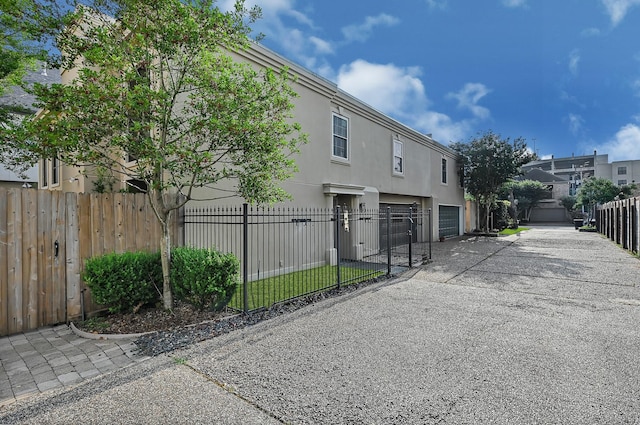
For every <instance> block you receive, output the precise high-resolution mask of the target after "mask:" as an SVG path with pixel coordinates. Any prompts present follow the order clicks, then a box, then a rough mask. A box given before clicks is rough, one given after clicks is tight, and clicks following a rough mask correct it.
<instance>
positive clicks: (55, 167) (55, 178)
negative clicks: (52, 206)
mask: <svg viewBox="0 0 640 425" xmlns="http://www.w3.org/2000/svg"><path fill="white" fill-rule="evenodd" d="M51 184H54V185H55V184H60V160H58V158H53V159H52V160H51Z"/></svg>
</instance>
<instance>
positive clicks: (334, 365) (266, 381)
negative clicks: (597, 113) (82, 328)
mask: <svg viewBox="0 0 640 425" xmlns="http://www.w3.org/2000/svg"><path fill="white" fill-rule="evenodd" d="M434 248H435V249H434V262H433V263H431V264H429V265H426V266H423V267H422V268H420V269H414V270H413V271H412V272H411V273H410V274H409V275H405V276H403V277H402V278H399V279H396V280H393V281H388V282H383V283H380V284H377V285H373V286H370V287H367V288H366V289H364V290H361V291H357V292H355V293H353V294H350V295H347V296H344V297H340V298H334V299H330V300H327V301H324V302H321V303H317V304H315V305H312V306H309V307H307V308H304V309H302V310H298V311H296V312H294V313H292V314H289V315H286V316H282V317H279V318H276V319H273V320H269V321H267V322H262V323H260V324H258V325H255V326H252V327H250V328H247V329H244V330H241V331H236V332H233V333H230V334H227V335H224V336H221V337H218V338H215V339H213V340H210V341H206V342H203V343H200V344H197V345H196V346H194V347H192V348H191V349H188V350H182V351H177V352H174V353H172V354H171V355H170V356H161V357H157V358H153V359H150V360H147V361H145V362H141V363H137V364H135V365H132V366H129V367H127V368H125V369H121V370H118V371H115V372H111V373H109V374H107V375H104V376H100V377H97V378H95V379H92V380H89V381H85V382H82V383H80V384H79V385H77V386H75V387H72V388H65V389H60V390H53V391H51V392H48V393H45V394H41V395H39V396H36V397H33V398H30V399H28V400H25V401H21V402H20V403H18V404H16V405H14V406H11V407H9V408H7V409H5V410H4V411H0V423H39V424H40V423H71V422H82V423H221V424H247V423H255V424H265V423H293V424H354V423H365V424H431V423H434V424H435V423H439V424H444V423H451V424H453V423H455V424H458V423H500V424H506V423H563V424H585V423H594V424H595V423H597V424H603V423H605V424H606V423H612V424H619V423H640V328H639V326H638V324H639V323H640V261H639V260H638V259H637V258H633V257H632V256H630V255H629V254H627V253H626V252H624V251H622V250H621V249H619V248H618V247H617V246H615V244H613V243H611V242H610V241H608V240H606V239H604V238H602V237H601V236H599V235H598V234H594V233H579V232H577V231H576V230H574V229H573V228H572V227H540V228H534V229H533V230H531V231H528V232H525V233H523V234H521V235H520V236H511V237H508V238H465V239H462V240H457V241H448V242H444V243H436V244H435V245H434Z"/></svg>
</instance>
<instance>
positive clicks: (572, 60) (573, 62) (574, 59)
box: [569, 49, 580, 75]
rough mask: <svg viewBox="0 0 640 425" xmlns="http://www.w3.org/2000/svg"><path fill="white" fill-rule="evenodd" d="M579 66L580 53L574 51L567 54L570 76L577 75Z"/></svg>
mask: <svg viewBox="0 0 640 425" xmlns="http://www.w3.org/2000/svg"><path fill="white" fill-rule="evenodd" d="M579 64H580V51H579V50H577V49H576V50H573V51H572V52H571V53H570V54H569V71H571V74H572V75H577V74H578V65H579Z"/></svg>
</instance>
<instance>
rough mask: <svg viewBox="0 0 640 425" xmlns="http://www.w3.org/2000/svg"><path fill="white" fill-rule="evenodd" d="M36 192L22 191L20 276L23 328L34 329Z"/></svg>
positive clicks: (37, 318) (36, 304)
mask: <svg viewBox="0 0 640 425" xmlns="http://www.w3.org/2000/svg"><path fill="white" fill-rule="evenodd" d="M37 195H38V193H37V190H36V189H26V190H23V191H22V206H23V209H22V211H23V223H22V276H23V284H24V287H23V304H22V308H23V313H24V314H25V317H24V318H23V320H24V325H23V326H24V328H25V329H36V328H38V326H40V319H39V317H38V293H39V292H40V282H39V279H38V247H37V242H38V196H37Z"/></svg>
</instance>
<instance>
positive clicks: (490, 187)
mask: <svg viewBox="0 0 640 425" xmlns="http://www.w3.org/2000/svg"><path fill="white" fill-rule="evenodd" d="M451 147H452V148H453V149H454V150H455V151H456V152H458V154H459V155H460V164H459V167H460V171H459V172H460V174H461V178H462V181H463V182H464V186H465V189H466V190H467V192H468V193H469V194H471V195H472V196H473V197H474V198H475V200H476V202H478V203H479V205H480V206H481V207H482V210H483V213H484V220H480V221H481V222H482V225H481V226H482V228H483V229H484V230H489V213H490V211H491V206H492V205H493V203H494V202H495V200H496V199H497V193H498V190H499V188H500V186H502V185H503V184H504V183H505V182H507V181H508V180H509V179H511V178H513V177H515V176H517V175H519V174H520V173H521V171H520V167H522V165H524V164H526V163H528V162H530V161H532V160H533V159H535V158H536V155H535V154H533V153H531V152H530V151H529V149H527V145H526V143H525V140H524V139H523V138H517V139H515V140H513V142H511V141H510V139H509V138H506V139H502V138H501V137H500V135H498V134H495V133H493V132H492V131H487V132H486V133H484V134H478V135H477V136H476V137H475V138H472V139H471V140H469V142H468V143H461V142H457V143H454V144H452V145H451Z"/></svg>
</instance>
